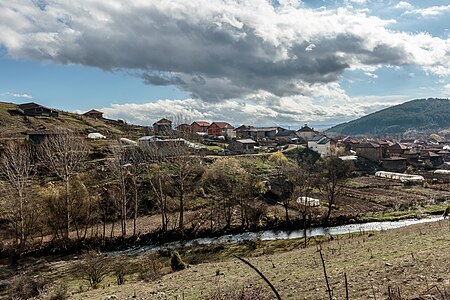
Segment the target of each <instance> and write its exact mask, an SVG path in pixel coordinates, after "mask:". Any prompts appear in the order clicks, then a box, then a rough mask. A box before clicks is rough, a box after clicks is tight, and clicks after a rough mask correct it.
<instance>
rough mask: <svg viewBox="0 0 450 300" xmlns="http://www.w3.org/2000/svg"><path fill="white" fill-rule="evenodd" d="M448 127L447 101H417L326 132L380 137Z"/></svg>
mask: <svg viewBox="0 0 450 300" xmlns="http://www.w3.org/2000/svg"><path fill="white" fill-rule="evenodd" d="M449 127H450V101H449V100H448V99H434V98H429V99H419V100H412V101H409V102H405V103H403V104H400V105H396V106H393V107H389V108H386V109H383V110H380V111H377V112H375V113H372V114H369V115H367V116H364V117H361V118H359V119H357V120H353V121H350V122H347V123H343V124H340V125H337V126H334V127H332V128H330V129H328V130H327V133H329V134H335V135H342V134H343V135H383V134H389V133H402V132H405V131H407V130H419V131H428V130H432V131H439V130H441V129H446V128H449Z"/></svg>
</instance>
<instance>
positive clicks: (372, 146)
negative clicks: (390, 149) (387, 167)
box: [354, 142, 383, 161]
mask: <svg viewBox="0 0 450 300" xmlns="http://www.w3.org/2000/svg"><path fill="white" fill-rule="evenodd" d="M354 150H355V152H356V155H358V156H361V157H364V158H366V159H368V160H371V161H380V160H381V159H382V158H383V152H382V149H381V146H380V145H379V144H378V143H375V142H363V143H359V144H357V145H355V146H354Z"/></svg>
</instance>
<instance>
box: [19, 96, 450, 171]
mask: <svg viewBox="0 0 450 300" xmlns="http://www.w3.org/2000/svg"><path fill="white" fill-rule="evenodd" d="M17 109H18V111H19V112H21V113H22V114H24V115H26V116H47V117H57V116H58V111H57V110H55V109H51V108H47V107H44V106H42V105H39V104H36V103H26V104H21V105H18V107H17ZM83 116H85V117H88V118H94V119H102V120H106V121H109V122H118V123H123V122H124V121H122V120H118V121H114V120H109V119H106V118H103V113H102V112H100V111H98V110H95V109H92V110H90V111H88V112H86V113H84V114H83ZM148 133H149V135H147V136H142V137H140V138H139V139H138V140H136V141H134V140H131V139H129V138H127V137H120V138H118V140H119V141H121V142H122V143H123V144H128V145H137V146H139V147H140V148H142V149H145V148H146V147H148V146H149V144H157V145H158V148H160V153H161V155H170V147H171V145H173V144H174V143H180V142H181V143H188V145H189V147H191V148H193V149H195V150H196V151H201V152H202V153H203V154H204V155H219V156H228V155H243V154H247V155H248V154H261V153H270V152H274V151H277V150H283V149H288V148H289V146H291V147H306V148H309V149H311V150H313V151H315V152H317V153H318V154H320V156H321V157H327V156H336V157H340V158H341V159H342V160H348V161H352V162H354V163H355V165H356V166H358V167H359V168H361V169H365V170H367V171H376V170H383V171H389V172H399V173H403V172H405V171H406V170H407V169H408V167H409V168H410V169H417V170H436V173H437V174H439V173H440V174H445V173H446V171H445V170H448V169H450V139H449V138H450V137H449V136H448V135H447V136H444V137H440V136H438V135H436V134H434V135H433V134H431V135H430V136H428V137H426V136H425V137H424V136H423V135H421V136H420V137H419V138H418V139H414V138H407V139H405V138H399V139H394V138H387V139H386V138H376V139H374V138H364V137H363V138H361V137H359V138H355V137H351V136H345V137H342V136H330V137H329V136H327V135H326V134H323V133H321V132H319V131H317V130H314V128H311V127H309V126H308V125H307V124H305V125H304V126H302V127H301V128H299V129H298V130H290V129H285V128H282V127H255V126H252V125H241V126H239V127H234V126H232V125H231V124H229V123H227V122H218V121H214V122H206V121H194V122H192V123H191V124H186V123H182V124H178V125H176V126H174V125H173V122H172V121H171V120H169V119H168V118H162V119H160V120H159V121H157V122H155V123H153V126H152V127H150V128H149V130H148ZM25 134H26V136H27V139H30V140H32V141H34V142H39V141H42V140H43V139H44V138H45V137H46V136H48V135H51V134H52V132H51V131H46V130H38V131H28V132H26V133H25ZM87 137H88V138H89V139H106V138H107V137H106V136H105V135H103V134H102V133H101V132H90V133H89V134H88V135H87ZM441 169H442V170H441Z"/></svg>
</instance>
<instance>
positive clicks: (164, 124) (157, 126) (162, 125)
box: [153, 118, 172, 135]
mask: <svg viewBox="0 0 450 300" xmlns="http://www.w3.org/2000/svg"><path fill="white" fill-rule="evenodd" d="M153 130H154V131H155V134H156V135H167V134H169V133H171V132H172V121H170V120H168V119H166V118H162V119H161V120H159V121H158V122H155V123H153Z"/></svg>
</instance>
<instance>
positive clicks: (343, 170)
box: [321, 157, 351, 224]
mask: <svg viewBox="0 0 450 300" xmlns="http://www.w3.org/2000/svg"><path fill="white" fill-rule="evenodd" d="M321 167H322V175H323V188H324V190H325V194H326V197H327V207H328V210H327V214H326V216H325V223H326V224H328V222H329V220H330V215H331V211H332V209H333V206H334V205H335V203H336V198H337V196H338V195H339V194H340V193H341V191H342V187H343V183H344V182H345V180H346V179H347V176H348V175H349V173H350V171H351V165H350V164H349V162H347V161H343V160H341V159H340V158H337V157H328V158H326V159H325V160H324V161H323V162H322V165H321Z"/></svg>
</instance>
